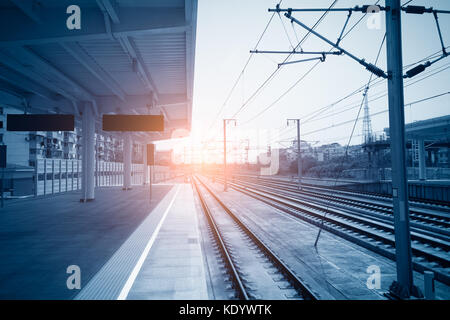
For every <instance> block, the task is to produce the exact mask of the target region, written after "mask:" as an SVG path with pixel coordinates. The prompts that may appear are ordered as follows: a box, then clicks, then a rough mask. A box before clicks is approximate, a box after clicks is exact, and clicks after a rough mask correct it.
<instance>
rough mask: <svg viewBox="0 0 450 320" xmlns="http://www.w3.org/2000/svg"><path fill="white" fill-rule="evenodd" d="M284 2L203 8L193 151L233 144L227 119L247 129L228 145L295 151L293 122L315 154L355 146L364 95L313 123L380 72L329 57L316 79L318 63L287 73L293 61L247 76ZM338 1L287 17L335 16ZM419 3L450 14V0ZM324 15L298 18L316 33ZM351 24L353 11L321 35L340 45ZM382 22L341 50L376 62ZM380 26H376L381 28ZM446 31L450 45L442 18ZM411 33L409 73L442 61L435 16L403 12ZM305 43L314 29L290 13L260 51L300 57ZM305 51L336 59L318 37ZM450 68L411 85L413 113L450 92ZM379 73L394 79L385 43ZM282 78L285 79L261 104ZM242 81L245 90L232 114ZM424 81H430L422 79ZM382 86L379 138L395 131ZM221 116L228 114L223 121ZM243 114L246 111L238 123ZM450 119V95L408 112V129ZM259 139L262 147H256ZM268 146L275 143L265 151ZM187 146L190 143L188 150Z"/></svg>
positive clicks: (446, 23) (331, 19) (262, 60)
mask: <svg viewBox="0 0 450 320" xmlns="http://www.w3.org/2000/svg"><path fill="white" fill-rule="evenodd" d="M405 1H406V0H403V1H402V2H405ZM277 2H278V1H277V0H227V1H219V0H199V3H198V16H197V40H196V56H195V75H194V99H193V114H192V132H191V139H188V142H187V143H188V145H190V144H194V145H195V146H197V147H198V146H203V147H205V145H215V146H216V147H217V148H219V146H220V145H221V144H223V142H222V141H223V123H222V119H223V118H231V117H234V118H236V120H237V125H236V126H234V125H233V124H230V125H229V126H228V140H230V141H231V140H233V141H234V143H235V145H239V144H242V143H243V142H242V140H244V139H245V138H247V137H250V144H251V145H252V144H254V145H261V144H267V143H268V142H270V143H272V144H275V145H278V146H285V145H287V144H289V140H292V139H293V138H294V137H295V135H296V131H295V126H294V124H293V123H291V125H290V126H289V127H286V119H287V118H300V119H302V122H301V132H302V138H301V139H302V140H306V141H308V142H309V143H311V144H312V145H313V146H319V145H322V144H325V143H332V142H338V143H340V144H343V145H345V144H347V143H348V140H349V136H350V133H351V131H352V127H353V124H354V121H352V120H353V119H356V117H357V115H358V110H359V106H360V105H361V101H362V97H363V96H362V92H358V93H357V94H355V95H352V96H351V97H349V98H347V99H345V100H343V101H342V102H340V103H337V104H334V105H333V106H331V107H328V108H326V110H325V111H324V112H323V113H321V114H319V115H318V116H316V117H315V118H312V119H311V118H310V115H311V114H314V113H315V112H317V111H318V110H320V109H321V108H324V107H326V106H329V105H330V104H333V103H334V102H336V101H338V100H339V99H341V98H343V97H345V96H346V95H348V94H349V93H352V92H353V91H355V90H357V89H359V88H361V87H363V86H365V84H366V83H367V81H368V80H369V77H370V73H369V72H368V71H367V70H365V68H364V67H363V66H361V65H360V64H358V63H357V62H356V61H354V60H352V59H350V58H349V57H348V56H346V55H341V56H327V59H326V60H325V61H324V62H322V63H318V64H317V65H316V66H315V67H314V68H313V69H312V70H311V71H310V72H309V73H308V70H310V69H311V67H313V66H314V65H315V64H316V63H317V60H315V61H310V62H301V63H295V64H289V65H284V66H282V67H280V68H278V63H280V62H281V61H283V60H284V59H285V57H286V56H287V55H281V54H253V55H252V56H251V59H250V62H249V63H248V65H247V67H246V68H245V69H244V72H242V70H243V67H244V65H245V63H246V61H247V60H248V59H249V56H250V53H249V50H251V49H254V48H255V44H256V43H257V41H258V39H259V37H260V36H261V34H262V32H263V30H264V28H265V27H266V25H267V24H268V21H269V19H270V18H271V16H272V13H270V12H268V8H274V7H275V5H276V4H277ZM332 2H333V1H331V0H314V1H313V0H303V1H298V0H297V1H296V0H283V1H282V3H281V8H289V7H292V8H319V7H322V8H327V7H328V6H330V4H331V3H332ZM369 3H370V2H368V3H366V2H361V1H352V0H338V1H337V3H336V4H335V8H348V7H354V6H355V5H363V4H369ZM380 4H381V5H384V1H380ZM410 4H411V5H426V6H427V7H429V6H432V7H434V8H439V9H445V10H450V1H446V0H427V1H419V0H413V1H412V2H411V3H410ZM321 14H322V13H317V12H313V13H311V12H294V13H293V16H294V17H295V18H296V19H298V20H300V21H301V22H303V23H305V24H306V25H308V26H312V25H313V24H314V23H315V22H316V21H317V19H318V18H319V17H320V16H321ZM361 16H362V13H359V12H354V13H353V14H352V16H351V18H350V20H349V23H348V26H347V29H346V30H349V28H350V27H351V26H352V25H353V24H354V23H356V22H357V21H358V20H359V19H360V18H361ZM346 17H347V12H330V13H328V14H327V15H326V16H325V18H324V19H323V21H322V22H321V23H320V24H319V25H318V27H317V28H316V31H317V32H318V33H320V34H321V35H323V36H325V37H327V38H329V39H330V40H332V41H333V42H335V41H336V39H337V38H338V36H339V34H340V32H341V30H342V27H343V25H344V22H345V20H346ZM378 17H379V19H380V20H379V21H380V23H379V28H376V23H375V24H372V26H375V28H374V27H372V28H369V27H368V23H367V19H368V18H369V17H366V18H364V19H363V20H362V21H361V22H360V23H359V24H358V25H357V26H356V27H355V28H354V29H353V30H352V31H351V32H350V33H349V34H348V35H347V36H346V37H345V38H344V39H343V40H342V41H341V43H340V44H341V46H342V47H343V48H344V49H346V50H348V51H349V52H350V53H352V54H353V55H355V56H357V57H359V58H363V59H365V60H366V61H367V62H370V63H374V62H375V59H376V56H377V53H378V51H379V48H380V45H381V43H382V40H383V37H384V34H385V20H384V14H383V13H382V14H380V15H378ZM371 21H375V22H376V20H371ZM439 22H440V24H441V30H442V33H443V39H444V44H445V45H446V46H450V15H445V14H441V15H439ZM402 28H403V30H402V37H403V38H402V42H403V65H404V66H406V65H409V64H412V63H414V62H417V61H419V60H421V59H423V58H425V57H427V56H430V55H431V54H436V53H437V54H438V53H439V51H440V49H441V44H440V41H439V37H438V33H437V29H436V25H435V21H434V18H433V15H432V14H424V15H411V14H405V13H403V14H402ZM305 34H306V31H305V30H304V29H302V28H301V27H300V26H298V25H295V24H291V22H290V20H288V19H287V18H286V17H284V16H283V14H281V15H280V16H279V15H278V14H275V15H274V16H273V18H272V20H271V22H270V24H269V26H268V28H267V30H266V32H265V33H264V35H263V37H262V39H261V41H260V43H259V45H258V47H257V49H258V50H292V46H296V45H297V43H298V40H300V39H302V37H303V36H304V35H305ZM301 48H302V49H303V50H304V51H328V50H329V49H330V46H329V45H328V44H326V43H325V42H324V41H322V40H320V39H319V38H317V37H316V36H314V35H309V37H308V38H307V39H306V41H304V42H303V43H302V45H301ZM308 57H314V56H308ZM304 58H307V57H306V56H300V55H298V56H294V57H292V59H291V60H289V61H293V60H299V59H304ZM449 65H450V57H447V58H445V59H443V60H441V61H440V62H438V63H436V64H434V65H433V66H431V67H430V68H428V69H427V70H426V71H425V72H423V73H422V74H420V75H417V76H416V77H414V78H413V79H408V80H406V81H405V86H406V87H405V92H404V94H405V104H408V103H410V102H414V101H417V100H421V99H424V98H427V97H431V96H434V95H439V94H442V93H446V92H449V91H450V90H449V89H450V81H449V80H450V70H449V69H447V68H448V66H449ZM377 66H378V67H380V68H381V69H383V70H386V46H385V43H384V44H383V46H382V48H381V51H380V56H379V59H378V62H377ZM277 69H278V71H277V73H276V74H275V76H274V77H273V78H271V80H270V81H268V83H266V85H264V86H263V87H262V89H261V90H259V91H258V92H257V94H256V95H254V96H253V94H254V93H255V91H256V90H257V89H258V88H259V87H260V86H261V85H262V84H263V83H264V82H265V81H266V79H267V78H268V77H269V76H270V75H271V74H272V73H273V72H274V71H275V70H277ZM241 73H242V75H241V77H240V78H239V81H238V83H237V85H236V87H235V88H234V90H233V91H232V93H231V96H230V98H229V100H228V101H227V103H226V104H225V105H224V102H225V101H226V98H227V96H228V95H229V93H230V90H231V89H232V87H233V85H234V83H235V82H236V79H237V78H238V77H239V75H240V74H241ZM427 76H428V77H427ZM422 78H425V79H424V80H421V79H422ZM299 79H301V80H299ZM373 79H374V80H375V81H374V82H373V85H371V86H370V88H369V91H368V97H369V109H370V113H371V114H372V116H371V124H372V129H373V132H374V133H375V134H376V135H380V134H382V132H383V129H384V128H386V127H388V113H387V112H383V111H384V110H387V96H386V95H385V94H386V92H387V83H386V81H380V79H376V77H374V78H373ZM289 88H291V89H290V91H288V92H287V93H285V92H286V90H288V89H289ZM283 93H285V94H284V95H283ZM252 96H253V97H252ZM251 97H252V98H251ZM249 98H251V99H249ZM371 100H373V101H371ZM266 108H268V109H267V111H265V112H263V113H261V111H262V110H264V109H266ZM219 110H222V112H220V113H219ZM238 110H241V111H240V112H238V113H237V114H236V112H237V111H238ZM449 111H450V94H445V95H443V96H441V97H438V98H434V99H430V100H428V101H425V102H421V103H416V104H413V105H411V106H408V105H407V106H406V108H405V121H406V122H407V123H409V122H413V121H418V120H423V119H428V118H433V117H438V116H444V115H448V114H450V113H449ZM257 115H259V116H257ZM255 116H257V117H255ZM362 116H363V112H362V111H361V113H360V119H361V120H360V121H359V122H358V123H357V124H356V127H355V128H356V129H355V132H354V136H353V138H352V140H351V142H350V144H359V143H361V141H362V139H363V138H362V136H361V134H362ZM308 118H309V119H308ZM214 120H215V121H214ZM344 122H347V123H344ZM342 123H344V124H342ZM261 132H263V133H261ZM257 136H259V137H260V138H255V137H257ZM261 136H262V137H263V138H261ZM261 140H265V141H264V142H261ZM183 143H184V144H185V143H186V141H184V142H182V144H183ZM244 143H245V142H244ZM211 148H214V147H211Z"/></svg>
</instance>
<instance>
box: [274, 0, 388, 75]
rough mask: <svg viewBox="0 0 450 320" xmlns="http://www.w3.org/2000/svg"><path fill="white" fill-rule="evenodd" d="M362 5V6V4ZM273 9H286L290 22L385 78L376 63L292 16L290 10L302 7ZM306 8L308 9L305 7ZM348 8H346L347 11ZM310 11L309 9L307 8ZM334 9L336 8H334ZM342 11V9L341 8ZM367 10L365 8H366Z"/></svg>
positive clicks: (286, 15)
mask: <svg viewBox="0 0 450 320" xmlns="http://www.w3.org/2000/svg"><path fill="white" fill-rule="evenodd" d="M363 7H364V6H363ZM355 8H359V7H355ZM271 10H272V11H275V12H276V10H281V11H287V12H286V13H285V14H284V15H285V17H286V18H288V19H290V20H291V22H295V23H296V24H298V25H299V26H301V27H302V28H304V29H306V30H307V31H308V32H310V33H312V34H314V35H315V36H316V37H318V38H319V39H321V40H323V41H325V42H326V43H328V44H329V45H331V46H332V47H334V48H336V49H338V50H339V51H340V52H341V53H344V54H346V55H347V56H349V57H350V58H352V59H353V60H355V61H357V62H358V63H359V64H361V65H363V66H364V67H365V68H366V69H367V70H368V71H370V72H372V73H373V74H375V75H376V76H378V77H382V78H385V79H387V78H388V75H387V74H386V73H385V72H384V71H383V70H382V69H380V68H378V67H377V66H376V65H374V64H371V63H368V62H366V61H365V60H364V59H360V58H358V57H356V56H355V55H353V54H351V53H350V52H348V51H347V50H345V49H344V48H342V47H340V46H339V45H338V44H336V43H334V42H332V41H330V40H329V39H327V38H325V37H324V36H322V35H321V34H319V33H317V32H316V31H314V30H313V29H312V28H310V27H308V26H307V25H305V24H303V23H302V22H300V21H299V20H297V19H296V18H294V17H293V16H292V15H291V12H292V11H303V10H304V9H291V8H289V9H280V8H276V9H269V11H271ZM305 10H308V9H305ZM348 10H349V9H347V11H348ZM309 11H310V10H309ZM335 11H336V10H335ZM341 11H343V10H341ZM366 11H367V8H366Z"/></svg>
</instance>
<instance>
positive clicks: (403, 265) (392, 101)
mask: <svg viewBox="0 0 450 320" xmlns="http://www.w3.org/2000/svg"><path fill="white" fill-rule="evenodd" d="M386 6H387V7H389V8H390V10H388V11H387V12H386V51H387V68H388V96H389V98H388V100H389V134H390V141H391V159H392V197H393V204H394V226H395V254H396V263H397V281H394V282H393V283H392V284H391V287H390V293H391V294H393V295H395V296H397V297H399V298H402V299H408V298H409V297H410V296H411V295H412V294H413V295H417V290H416V289H415V287H414V284H413V270H412V263H411V235H410V227H409V208H408V193H407V187H408V185H407V176H406V156H405V153H406V145H405V114H404V96H403V71H402V70H403V61H402V35H401V7H400V0H386Z"/></svg>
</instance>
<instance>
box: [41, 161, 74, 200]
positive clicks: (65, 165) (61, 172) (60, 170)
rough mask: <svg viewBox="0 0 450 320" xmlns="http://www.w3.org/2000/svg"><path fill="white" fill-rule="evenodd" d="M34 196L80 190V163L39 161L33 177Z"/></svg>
mask: <svg viewBox="0 0 450 320" xmlns="http://www.w3.org/2000/svg"><path fill="white" fill-rule="evenodd" d="M34 183H35V187H34V194H35V195H36V196H40V195H47V194H54V193H59V192H66V191H72V190H80V189H81V161H80V160H61V159H39V160H37V162H36V168H35V175H34Z"/></svg>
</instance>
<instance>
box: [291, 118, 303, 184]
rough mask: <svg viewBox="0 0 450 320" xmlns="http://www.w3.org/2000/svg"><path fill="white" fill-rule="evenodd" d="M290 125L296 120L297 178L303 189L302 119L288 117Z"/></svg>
mask: <svg viewBox="0 0 450 320" xmlns="http://www.w3.org/2000/svg"><path fill="white" fill-rule="evenodd" d="M287 121H288V125H289V121H295V123H296V125H297V178H298V188H299V189H300V190H301V189H302V170H303V167H302V156H301V153H300V151H301V148H300V119H287Z"/></svg>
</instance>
